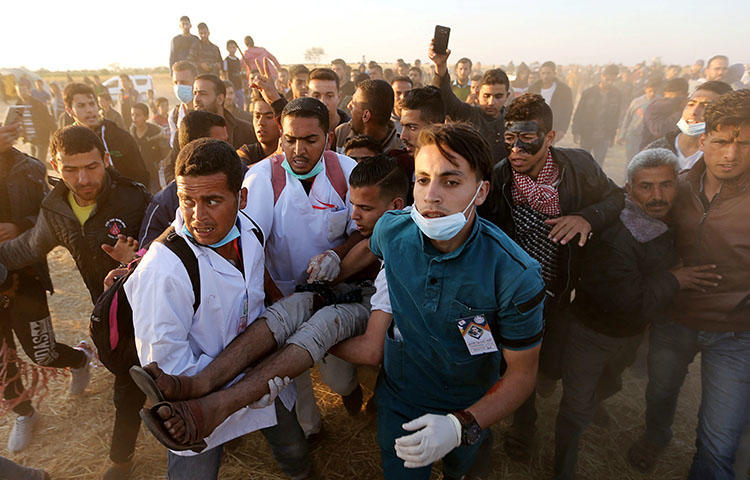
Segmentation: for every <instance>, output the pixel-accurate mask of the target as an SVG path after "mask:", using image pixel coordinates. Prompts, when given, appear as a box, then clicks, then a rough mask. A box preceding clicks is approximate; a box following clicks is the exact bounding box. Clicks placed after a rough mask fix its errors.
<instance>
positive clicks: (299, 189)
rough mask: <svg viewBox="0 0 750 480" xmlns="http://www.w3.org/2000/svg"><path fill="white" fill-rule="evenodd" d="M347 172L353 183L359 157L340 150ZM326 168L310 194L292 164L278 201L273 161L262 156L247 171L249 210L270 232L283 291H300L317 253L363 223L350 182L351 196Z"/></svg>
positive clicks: (269, 262)
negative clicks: (336, 185) (333, 181)
mask: <svg viewBox="0 0 750 480" xmlns="http://www.w3.org/2000/svg"><path fill="white" fill-rule="evenodd" d="M337 156H338V159H339V162H340V164H341V169H342V170H343V172H344V178H345V179H346V182H347V183H349V175H350V174H351V172H352V170H353V169H354V167H355V166H356V165H357V163H356V162H355V161H354V160H352V159H351V158H349V157H347V156H346V155H341V154H337ZM321 162H322V163H323V170H322V171H321V172H320V173H319V174H318V175H316V176H315V180H314V181H313V184H312V188H311V189H310V194H309V195H308V194H307V193H305V189H304V187H303V186H302V182H300V181H299V180H297V179H296V178H294V177H293V176H292V175H290V174H289V173H288V172H287V171H286V170H285V171H284V174H285V175H286V184H285V186H284V190H282V192H281V195H279V198H278V200H277V201H276V204H275V205H274V203H273V186H272V185H271V161H270V159H265V160H262V161H260V162H258V163H256V164H255V165H253V166H252V167H250V169H249V170H248V171H247V173H246V174H245V180H244V182H243V183H242V186H243V187H246V188H247V206H246V207H245V210H244V211H245V212H246V213H247V214H248V215H249V216H250V217H251V218H252V219H253V220H255V221H256V222H257V223H258V225H259V226H260V227H261V229H262V230H263V233H264V234H265V236H266V239H267V241H266V268H267V269H268V272H269V274H270V275H271V278H272V279H273V281H274V282H275V283H276V286H278V287H279V290H281V293H283V294H284V295H290V294H292V293H294V287H295V286H296V285H300V284H304V283H305V282H306V281H307V266H308V264H309V262H310V259H311V258H312V257H314V256H315V255H317V254H319V253H321V252H324V251H326V250H329V249H331V248H334V247H337V246H338V245H340V244H341V243H343V242H344V240H346V238H347V236H349V235H350V234H351V233H352V232H354V231H355V230H356V229H357V226H356V224H355V223H354V221H353V220H352V219H351V218H352V204H351V202H350V201H349V190H348V188H347V193H346V201H343V200H341V197H340V196H339V194H338V193H336V190H335V189H334V188H333V185H332V184H331V181H330V180H329V179H328V175H327V174H326V171H325V162H323V161H322V159H321Z"/></svg>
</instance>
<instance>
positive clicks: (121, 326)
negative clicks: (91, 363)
mask: <svg viewBox="0 0 750 480" xmlns="http://www.w3.org/2000/svg"><path fill="white" fill-rule="evenodd" d="M240 215H242V216H244V217H245V218H247V219H248V220H250V222H252V224H253V227H254V228H253V229H252V232H253V233H254V234H255V236H256V238H257V239H258V242H260V245H261V247H263V246H264V237H263V231H262V230H261V229H260V227H259V226H258V224H257V223H255V220H253V219H252V218H250V217H249V216H248V215H247V214H245V212H243V211H240ZM154 241H155V242H160V243H162V244H163V245H164V246H165V247H167V248H168V249H170V250H171V251H172V253H174V254H175V255H177V257H178V258H179V259H180V260H181V261H182V264H183V265H184V266H185V270H187V273H188V277H190V283H191V284H192V285H193V298H195V301H194V302H193V313H195V312H197V311H198V307H199V306H200V304H201V284H200V272H199V270H198V259H197V258H196V257H195V254H194V253H193V251H192V250H191V249H190V246H189V245H188V244H187V241H186V240H185V239H184V238H182V237H181V236H179V235H177V233H175V231H174V227H171V226H170V227H169V228H167V229H166V230H165V231H164V233H162V234H161V235H159V236H158V237H157V238H156V239H154ZM139 262H140V259H138V260H135V261H133V262H131V263H130V265H128V273H126V274H125V275H123V276H122V277H120V278H118V279H117V281H115V283H114V284H112V286H111V287H109V288H108V289H107V290H105V291H104V293H102V294H101V295H100V296H99V298H97V299H96V303H95V304H94V311H93V312H92V313H91V323H90V325H89V330H90V332H91V339H92V340H93V341H94V345H95V346H96V350H97V353H98V357H99V360H100V361H101V362H102V364H103V365H104V366H105V367H106V368H107V370H109V371H110V372H112V373H114V374H115V375H126V374H128V370H129V369H130V367H132V366H133V365H140V361H139V360H138V352H137V351H136V349H135V332H134V330H133V309H132V308H131V307H130V302H129V301H128V297H127V295H126V294H125V290H124V289H123V285H124V284H125V282H126V281H127V280H128V278H130V275H131V274H132V273H133V271H134V270H135V269H136V267H137V266H138V263H139Z"/></svg>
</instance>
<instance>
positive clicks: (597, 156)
mask: <svg viewBox="0 0 750 480" xmlns="http://www.w3.org/2000/svg"><path fill="white" fill-rule="evenodd" d="M610 143H611V140H610V139H608V138H582V139H581V148H583V149H584V150H588V151H589V153H591V155H592V156H593V157H594V160H596V163H598V164H599V166H600V167H601V166H602V165H604V159H605V158H607V152H608V151H609V145H610Z"/></svg>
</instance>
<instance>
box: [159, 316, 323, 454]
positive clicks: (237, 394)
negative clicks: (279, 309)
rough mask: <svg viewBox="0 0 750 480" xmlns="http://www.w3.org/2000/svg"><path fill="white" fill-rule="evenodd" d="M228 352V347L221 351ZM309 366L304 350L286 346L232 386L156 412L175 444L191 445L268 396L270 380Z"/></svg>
mask: <svg viewBox="0 0 750 480" xmlns="http://www.w3.org/2000/svg"><path fill="white" fill-rule="evenodd" d="M255 323H257V322H255ZM243 335H244V334H243ZM238 338H239V337H238ZM233 343H234V342H232V344H233ZM231 346H232V345H231V344H230V347H231ZM228 350H229V347H227V349H226V350H224V352H227V351H228ZM222 355H223V353H222ZM220 357H221V356H219V357H217V358H216V360H214V362H212V363H211V365H213V364H214V363H216V361H217V360H218V359H219V358H220ZM312 366H313V360H312V357H310V354H309V353H308V352H307V351H306V350H304V349H303V348H300V347H298V346H297V345H286V346H285V347H284V348H282V349H281V350H279V351H278V352H276V353H274V354H272V355H270V356H269V357H268V358H266V359H264V360H263V361H262V362H260V363H259V364H258V365H257V366H256V367H254V368H253V369H252V370H250V371H249V372H248V374H247V375H245V377H243V378H242V379H241V380H240V381H238V382H237V383H235V384H234V385H232V386H231V387H229V388H226V389H224V390H218V391H215V392H213V393H209V394H208V395H206V396H204V397H200V398H195V399H193V400H188V401H178V402H173V406H174V407H175V408H172V409H170V408H168V407H162V408H160V409H159V410H158V412H157V413H158V415H159V416H160V417H161V419H162V420H163V421H164V426H165V427H166V429H167V431H168V432H169V434H170V436H172V438H173V439H174V440H175V441H177V442H180V443H183V444H189V443H194V442H195V441H196V440H200V439H202V438H205V437H207V436H208V435H210V434H211V432H213V430H214V429H215V428H216V427H218V426H219V425H221V423H222V422H223V421H224V420H226V419H227V417H229V416H230V415H231V414H233V413H234V412H236V411H237V410H239V409H240V408H242V407H244V406H246V405H248V404H250V403H252V402H254V401H255V400H258V399H259V398H260V397H262V396H263V395H265V394H267V393H268V392H269V390H268V380H269V379H271V378H273V377H296V376H297V375H299V374H300V373H302V372H304V371H305V370H307V369H308V368H310V367H312ZM206 368H208V367H206ZM204 371H205V370H204ZM193 378H197V377H193ZM224 383H226V382H224Z"/></svg>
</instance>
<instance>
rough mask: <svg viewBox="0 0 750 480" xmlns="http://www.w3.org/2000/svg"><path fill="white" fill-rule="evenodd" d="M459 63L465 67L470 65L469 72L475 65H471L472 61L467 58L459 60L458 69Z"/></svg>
mask: <svg viewBox="0 0 750 480" xmlns="http://www.w3.org/2000/svg"><path fill="white" fill-rule="evenodd" d="M459 63H463V64H464V65H466V64H468V65H469V70H471V67H472V65H473V64H472V63H471V59H469V58H467V57H463V58H459V59H458V61H457V62H456V67H458V64H459Z"/></svg>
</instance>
